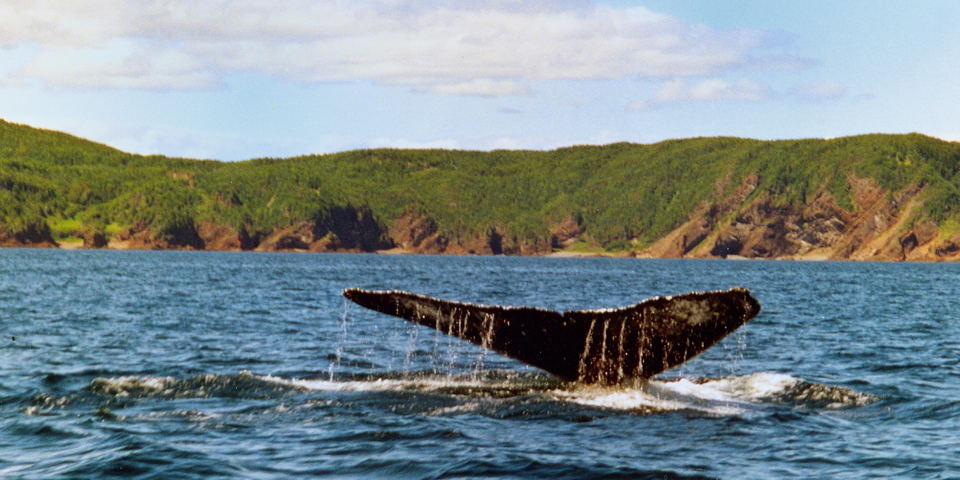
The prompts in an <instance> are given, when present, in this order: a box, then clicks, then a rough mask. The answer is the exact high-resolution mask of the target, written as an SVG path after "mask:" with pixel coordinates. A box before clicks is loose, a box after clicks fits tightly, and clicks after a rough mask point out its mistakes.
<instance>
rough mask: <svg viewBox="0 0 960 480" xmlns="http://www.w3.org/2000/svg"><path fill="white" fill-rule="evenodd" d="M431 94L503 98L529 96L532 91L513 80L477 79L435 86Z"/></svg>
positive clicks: (430, 89) (432, 87)
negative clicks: (507, 96)
mask: <svg viewBox="0 0 960 480" xmlns="http://www.w3.org/2000/svg"><path fill="white" fill-rule="evenodd" d="M428 90H429V91H430V92H433V93H439V94H442V95H474V96H478V97H502V96H506V95H527V94H529V93H530V89H529V88H527V87H525V86H523V85H521V84H519V83H517V82H514V81H511V80H491V79H489V78H477V79H475V80H469V81H466V82H458V83H449V84H442V85H434V86H431V87H430V88H429V89H428Z"/></svg>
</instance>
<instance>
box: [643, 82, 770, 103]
mask: <svg viewBox="0 0 960 480" xmlns="http://www.w3.org/2000/svg"><path fill="white" fill-rule="evenodd" d="M772 95H773V93H772V91H771V90H770V89H769V88H767V87H765V86H763V85H760V84H759V83H757V82H755V81H753V80H747V79H740V80H737V81H728V80H723V79H720V78H706V79H702V80H699V81H696V82H690V81H688V80H686V79H684V78H674V79H672V80H670V81H668V82H666V83H665V84H663V85H662V86H661V87H660V89H658V90H657V91H656V93H654V95H653V97H652V98H650V99H641V100H638V101H636V102H633V103H632V104H630V105H629V106H628V109H629V110H634V111H637V110H644V109H648V108H653V107H659V106H663V105H668V104H677V103H698V102H714V101H741V102H759V101H761V100H766V99H769V98H771V97H772Z"/></svg>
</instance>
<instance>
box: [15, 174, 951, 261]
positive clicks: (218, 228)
mask: <svg viewBox="0 0 960 480" xmlns="http://www.w3.org/2000/svg"><path fill="white" fill-rule="evenodd" d="M847 182H848V183H849V186H850V192H851V202H852V208H844V207H842V206H840V204H839V203H838V201H837V200H836V199H835V198H834V197H833V196H832V195H831V194H830V193H829V192H827V191H826V190H820V191H818V192H817V193H816V194H815V195H813V196H812V197H810V199H809V200H808V201H806V202H805V203H802V204H792V205H791V204H787V205H784V204H782V200H780V202H779V203H778V201H777V198H775V197H774V196H772V195H771V194H770V193H769V192H767V191H764V190H763V189H761V188H760V179H759V178H757V177H756V176H755V175H748V176H747V177H746V178H745V179H744V180H742V181H741V182H740V184H739V185H736V186H735V187H734V188H732V189H727V188H726V187H727V184H729V177H728V178H727V179H724V180H722V181H720V182H718V184H717V185H716V192H718V194H717V195H716V197H717V198H720V200H718V201H715V202H713V203H706V204H703V205H700V206H699V207H697V208H696V209H695V210H694V211H693V212H691V214H690V216H689V218H688V220H687V221H686V222H684V223H683V224H681V225H679V226H678V227H677V228H676V229H674V230H673V231H672V232H670V233H669V234H667V235H665V236H664V237H663V238H661V239H660V240H658V241H656V242H655V243H653V244H652V245H650V246H649V247H648V248H646V249H645V250H643V251H639V252H634V254H635V255H637V256H643V257H657V258H664V257H669V258H741V257H742V258H761V259H803V260H883V261H904V260H908V261H960V232H945V231H942V230H941V229H940V227H938V226H937V225H936V224H934V223H933V222H932V221H930V220H929V219H927V218H926V217H924V216H923V214H922V208H921V207H922V198H923V192H924V185H911V186H908V187H907V188H904V189H902V190H900V191H895V192H890V191H885V190H884V189H883V188H881V187H880V185H878V184H877V182H875V181H874V180H872V179H866V178H857V177H853V176H850V177H848V178H847ZM723 191H728V192H729V193H728V194H726V195H725V196H724V195H722V194H720V193H719V192H723ZM584 223H585V222H584V221H583V219H582V218H580V217H579V216H577V215H568V216H565V217H562V218H560V219H559V220H556V221H554V222H553V224H552V226H551V227H549V228H545V231H544V233H543V235H542V236H540V237H539V239H535V240H530V239H523V238H520V237H519V236H516V235H511V234H510V233H509V232H507V231H506V230H504V229H500V228H497V227H492V228H490V229H489V230H488V231H486V232H481V233H478V234H473V235H464V234H461V235H460V236H450V235H445V234H444V233H442V232H443V230H442V229H441V228H440V226H439V225H438V224H437V222H436V220H434V219H433V218H431V217H429V216H427V215H425V214H423V213H419V212H416V211H413V210H409V211H407V212H406V213H404V214H403V215H401V216H400V217H398V218H396V219H394V220H392V221H390V222H385V221H384V220H383V219H380V218H377V217H376V216H375V215H374V214H373V212H371V211H370V210H369V209H366V208H354V207H349V206H348V207H338V208H335V209H331V210H330V211H329V212H327V214H326V216H324V217H323V218H318V219H316V220H313V221H300V222H294V223H292V224H290V225H286V226H282V227H280V228H277V229H275V230H273V231H271V232H269V233H266V234H264V233H259V234H256V233H251V232H250V231H249V230H248V229H247V228H246V227H240V228H236V227H231V226H225V225H218V224H213V223H209V222H205V223H199V224H197V225H184V226H182V227H181V228H178V229H177V230H176V231H167V232H164V233H163V234H162V235H160V234H156V233H155V232H152V231H151V230H150V229H149V228H147V227H145V226H142V225H141V226H134V227H132V228H130V229H128V230H126V231H121V232H119V233H118V234H117V235H115V236H114V237H113V238H110V239H107V238H106V237H105V236H104V235H103V233H92V234H85V235H84V238H83V240H84V241H83V246H84V247H85V248H104V247H106V248H123V249H127V248H129V249H198V250H199V249H206V250H256V251H305V252H374V251H391V252H396V253H426V254H460V255H501V254H503V255H546V254H550V253H552V252H555V251H558V250H563V249H567V248H569V247H571V246H572V245H573V244H574V243H576V242H577V241H578V240H581V239H583V238H586V237H585V236H589V230H588V228H585V227H584ZM387 224H389V228H387V227H385V225H387ZM45 225H46V224H45V223H42V222H40V223H38V224H37V225H34V226H32V227H30V228H21V229H19V231H18V233H16V234H11V233H9V232H8V231H7V230H6V229H5V228H4V227H3V226H2V225H0V246H15V247H16V246H31V247H55V246H57V245H56V243H55V242H54V240H53V239H52V237H51V235H50V230H49V228H44V227H45ZM108 240H109V242H108Z"/></svg>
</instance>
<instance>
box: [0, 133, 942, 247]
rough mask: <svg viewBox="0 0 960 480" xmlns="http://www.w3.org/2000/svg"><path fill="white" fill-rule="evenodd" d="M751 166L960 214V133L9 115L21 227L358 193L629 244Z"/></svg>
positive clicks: (792, 188) (95, 223)
mask: <svg viewBox="0 0 960 480" xmlns="http://www.w3.org/2000/svg"><path fill="white" fill-rule="evenodd" d="M750 174H755V175H756V176H757V177H758V178H759V181H760V184H759V188H758V189H757V191H756V192H754V195H758V194H769V195H771V196H773V197H774V198H775V200H776V202H777V203H778V204H782V205H795V204H798V203H802V202H804V201H806V200H809V199H810V198H811V197H812V196H813V195H814V194H815V193H816V192H817V191H818V190H820V189H822V188H825V189H827V190H829V191H830V192H831V193H832V194H833V195H834V197H836V198H837V199H838V201H839V202H840V204H841V205H842V206H844V207H846V208H848V209H852V208H853V204H852V203H851V199H850V191H849V186H848V184H847V182H846V178H847V176H848V175H856V176H858V177H869V178H874V179H875V180H876V181H877V182H878V183H879V184H880V185H881V186H883V187H884V188H885V189H887V190H889V191H895V190H898V189H900V188H903V187H905V186H907V185H912V184H918V183H919V184H923V185H925V186H926V189H925V194H924V196H925V198H923V200H924V206H923V212H922V215H924V216H926V217H928V218H931V219H932V220H934V221H935V222H936V223H937V224H941V225H943V224H955V223H956V222H957V220H958V218H960V144H957V143H949V142H943V141H940V140H936V139H933V138H929V137H924V136H922V135H916V134H912V135H863V136H857V137H846V138H839V139H833V140H788V141H757V140H748V139H739V138H694V139H683V140H670V141H664V142H660V143H656V144H651V145H635V144H625V143H620V144H613V145H607V146H602V147H594V146H583V147H570V148H563V149H559V150H554V151H550V152H540V151H494V152H470V151H450V150H387V149H381V150H357V151H350V152H343V153H337V154H330V155H318V156H304V157H297V158H290V159H257V160H251V161H246V162H234V163H222V162H214V161H198V160H187V159H172V158H166V157H160V156H150V157H146V156H139V155H131V154H127V153H123V152H120V151H118V150H115V149H112V148H110V147H107V146H104V145H100V144H96V143H93V142H89V141H86V140H82V139H79V138H76V137H72V136H69V135H66V134H62V133H58V132H52V131H47V130H39V129H34V128H30V127H26V126H21V125H15V124H11V123H6V122H2V121H0V225H3V226H4V228H5V229H6V230H7V232H8V233H16V232H18V231H22V230H24V229H28V228H34V229H37V228H40V229H43V228H52V230H53V234H54V236H55V237H58V238H66V237H71V236H77V235H79V234H81V233H83V232H84V231H97V230H99V231H108V232H109V231H115V230H116V229H118V228H120V227H132V226H139V227H146V228H149V229H150V230H151V231H153V232H154V233H155V234H156V235H160V236H163V235H173V234H176V232H177V231H179V230H182V229H184V228H191V226H192V225H194V224H196V223H197V222H202V221H211V222H214V223H218V224H223V225H229V226H232V227H235V228H244V229H246V230H248V231H250V232H252V233H253V234H255V235H265V234H267V233H269V232H270V231H272V230H273V229H275V228H278V227H283V226H286V225H290V224H292V223H295V222H297V221H304V220H305V221H313V222H321V223H322V222H324V221H327V219H329V218H330V212H331V211H332V209H335V208H337V207H343V206H353V207H361V208H369V209H370V210H371V211H372V212H373V213H374V215H375V216H376V217H377V218H378V219H379V220H380V221H381V222H383V223H384V224H385V225H389V224H390V223H392V221H393V220H394V219H395V218H397V217H398V216H400V215H401V214H403V213H404V212H407V211H417V212H419V213H422V214H424V215H427V216H430V217H432V218H433V219H435V221H436V223H437V225H438V227H439V229H440V230H441V232H442V233H444V234H445V235H446V236H447V237H448V238H451V239H454V240H456V239H469V238H475V237H479V236H482V235H485V234H487V233H488V232H489V231H490V230H491V229H493V228H495V229H496V230H497V231H499V232H500V233H502V234H503V235H504V236H505V237H507V238H509V239H512V240H515V241H523V242H533V241H545V239H546V238H547V236H548V232H549V228H550V226H551V225H553V224H555V223H557V222H558V221H560V220H561V219H562V218H564V217H567V216H577V217H579V218H581V219H582V226H583V227H584V229H585V230H586V232H587V234H588V239H589V240H590V241H593V242H596V243H597V244H599V245H601V246H603V247H604V248H607V249H612V250H616V249H622V248H627V247H628V246H630V245H633V246H634V248H636V247H642V246H645V245H648V244H650V243H651V242H653V241H654V240H656V239H657V238H659V237H661V236H663V235H665V234H666V233H667V232H669V231H670V230H672V229H673V228H675V227H676V226H677V225H679V224H680V223H682V222H683V221H684V220H686V219H687V218H688V217H689V215H690V213H691V211H693V210H694V209H695V208H696V207H697V206H698V205H701V204H703V203H704V202H712V201H717V200H719V199H721V198H724V197H725V196H727V195H729V193H730V192H731V191H732V189H734V188H736V186H737V185H739V184H741V183H742V181H743V179H744V178H745V177H746V176H747V175H750Z"/></svg>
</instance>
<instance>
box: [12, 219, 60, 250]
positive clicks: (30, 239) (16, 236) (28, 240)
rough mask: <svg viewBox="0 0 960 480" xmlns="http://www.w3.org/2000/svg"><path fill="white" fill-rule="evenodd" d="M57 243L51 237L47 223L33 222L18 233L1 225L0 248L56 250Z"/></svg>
mask: <svg viewBox="0 0 960 480" xmlns="http://www.w3.org/2000/svg"><path fill="white" fill-rule="evenodd" d="M56 246H57V243H56V242H55V241H54V240H53V237H52V236H51V235H50V229H49V228H48V227H47V224H46V223H43V222H33V223H31V224H29V225H26V226H25V228H22V229H19V230H18V231H16V232H11V231H9V230H8V229H7V228H6V227H5V226H4V225H3V224H0V247H33V248H55V247H56Z"/></svg>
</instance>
